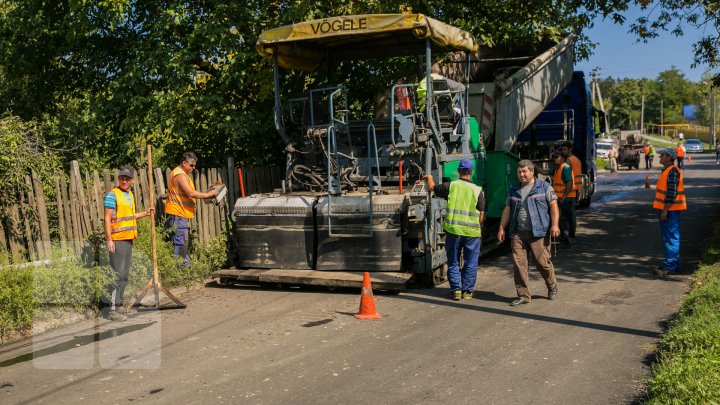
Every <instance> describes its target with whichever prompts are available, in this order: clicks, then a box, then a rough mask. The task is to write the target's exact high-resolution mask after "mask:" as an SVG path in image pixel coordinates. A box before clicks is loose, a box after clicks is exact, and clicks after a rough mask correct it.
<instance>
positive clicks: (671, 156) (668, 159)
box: [658, 148, 677, 166]
mask: <svg viewBox="0 0 720 405" xmlns="http://www.w3.org/2000/svg"><path fill="white" fill-rule="evenodd" d="M658 153H659V154H660V164H662V165H663V166H668V165H671V164H672V163H673V161H674V160H675V158H676V157H677V152H675V150H674V149H672V148H666V149H662V150H661V151H660V152H658Z"/></svg>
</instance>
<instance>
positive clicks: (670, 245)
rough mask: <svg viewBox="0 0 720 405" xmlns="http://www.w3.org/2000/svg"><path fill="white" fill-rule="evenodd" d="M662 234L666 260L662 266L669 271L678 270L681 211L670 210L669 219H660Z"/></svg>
mask: <svg viewBox="0 0 720 405" xmlns="http://www.w3.org/2000/svg"><path fill="white" fill-rule="evenodd" d="M661 213H662V211H660V213H659V214H658V220H659V221H660V234H661V235H662V241H663V248H664V249H665V260H663V263H662V267H663V268H664V269H665V270H668V271H677V270H678V269H679V268H680V211H668V217H667V221H663V220H661V219H660V214H661Z"/></svg>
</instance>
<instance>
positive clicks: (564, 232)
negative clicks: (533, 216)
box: [549, 150, 577, 248]
mask: <svg viewBox="0 0 720 405" xmlns="http://www.w3.org/2000/svg"><path fill="white" fill-rule="evenodd" d="M552 157H553V160H554V162H555V166H554V167H553V168H552V169H551V170H550V173H549V174H550V176H551V177H552V187H553V190H554V191H555V195H557V199H558V202H557V204H558V208H559V210H560V247H562V248H568V247H570V246H572V242H571V241H570V218H571V217H572V215H573V213H574V211H575V198H576V196H577V192H576V191H575V189H574V188H573V173H572V169H571V168H570V165H569V164H567V163H566V162H565V157H564V156H563V154H562V151H561V150H556V151H555V153H553V155H552Z"/></svg>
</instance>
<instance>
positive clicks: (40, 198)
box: [30, 170, 50, 259]
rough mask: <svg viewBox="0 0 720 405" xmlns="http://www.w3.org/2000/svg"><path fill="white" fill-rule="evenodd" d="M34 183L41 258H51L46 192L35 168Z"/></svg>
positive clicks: (33, 173)
mask: <svg viewBox="0 0 720 405" xmlns="http://www.w3.org/2000/svg"><path fill="white" fill-rule="evenodd" d="M30 174H31V176H32V185H33V189H34V190H35V203H36V207H37V210H36V212H37V216H38V223H39V225H40V226H39V228H40V247H41V252H42V255H41V256H40V258H41V259H49V258H50V226H49V224H48V216H47V206H46V204H45V194H44V193H43V189H42V183H41V182H40V178H39V176H38V175H37V173H35V170H31V171H30Z"/></svg>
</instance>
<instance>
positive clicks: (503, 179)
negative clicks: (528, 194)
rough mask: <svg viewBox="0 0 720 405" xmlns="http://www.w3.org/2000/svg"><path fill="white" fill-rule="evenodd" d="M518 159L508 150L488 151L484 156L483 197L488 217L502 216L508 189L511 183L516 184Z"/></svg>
mask: <svg viewBox="0 0 720 405" xmlns="http://www.w3.org/2000/svg"><path fill="white" fill-rule="evenodd" d="M519 161H520V160H519V159H518V157H517V156H515V155H513V154H511V153H508V152H504V151H494V152H488V154H487V156H486V158H485V183H486V189H485V198H486V199H487V216H488V217H490V218H499V217H501V216H502V212H503V209H504V208H505V201H506V200H507V195H508V191H509V190H510V187H511V186H512V185H513V184H518V178H517V167H518V162H519Z"/></svg>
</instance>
